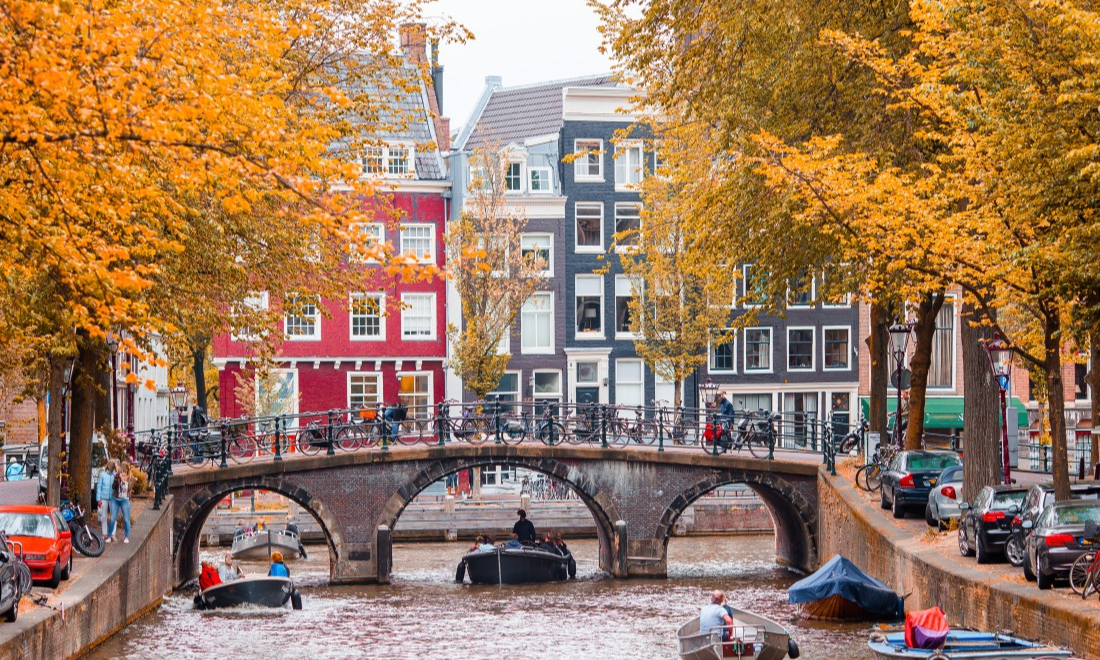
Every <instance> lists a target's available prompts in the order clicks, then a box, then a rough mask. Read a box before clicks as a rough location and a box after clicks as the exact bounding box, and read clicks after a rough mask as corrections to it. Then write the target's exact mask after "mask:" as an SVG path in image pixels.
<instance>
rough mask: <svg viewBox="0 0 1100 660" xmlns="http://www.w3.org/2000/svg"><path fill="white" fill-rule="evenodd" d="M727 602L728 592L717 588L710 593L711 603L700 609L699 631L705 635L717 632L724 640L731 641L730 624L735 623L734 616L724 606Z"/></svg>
mask: <svg viewBox="0 0 1100 660" xmlns="http://www.w3.org/2000/svg"><path fill="white" fill-rule="evenodd" d="M725 602H726V594H724V593H722V592H721V591H720V590H718V589H715V590H714V593H712V594H711V595H710V603H708V604H706V605H704V606H703V609H701V610H699V632H701V633H703V634H704V635H706V634H708V633H711V632H716V633H718V634H719V635H720V636H721V638H722V641H723V642H725V641H729V633H730V626H732V625H733V617H732V616H730V614H729V612H728V611H727V610H726V608H725V607H723V603H725Z"/></svg>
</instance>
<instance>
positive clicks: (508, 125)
mask: <svg viewBox="0 0 1100 660" xmlns="http://www.w3.org/2000/svg"><path fill="white" fill-rule="evenodd" d="M614 83H615V81H614V80H613V79H612V77H611V75H610V74H601V75H594V76H586V77H582V78H570V79H566V80H554V81H550V82H543V83H536V84H534V85H523V86H519V87H507V88H499V87H497V88H490V91H489V97H488V99H487V100H485V101H484V102H483V103H481V104H479V107H478V109H477V110H475V111H474V114H473V115H472V116H471V117H470V120H469V121H468V122H467V123H466V126H465V127H464V128H463V130H462V134H460V135H459V138H458V141H457V145H456V146H457V148H458V149H462V150H471V149H477V148H479V147H483V146H485V145H486V144H490V143H493V142H497V143H500V144H508V143H510V142H516V141H520V140H523V139H524V138H530V137H535V136H538V135H548V134H552V133H557V132H558V131H559V130H561V126H562V90H563V89H565V88H566V87H599V86H608V85H613V84H614Z"/></svg>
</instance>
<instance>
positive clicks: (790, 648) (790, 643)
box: [787, 637, 802, 659]
mask: <svg viewBox="0 0 1100 660" xmlns="http://www.w3.org/2000/svg"><path fill="white" fill-rule="evenodd" d="M801 654H802V651H800V650H798V642H796V641H794V638H793V637H788V638H787V657H789V658H792V659H793V658H797V657H798V656H799V655H801Z"/></svg>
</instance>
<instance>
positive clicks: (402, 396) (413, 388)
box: [397, 373, 435, 419]
mask: <svg viewBox="0 0 1100 660" xmlns="http://www.w3.org/2000/svg"><path fill="white" fill-rule="evenodd" d="M397 398H398V400H399V401H401V404H402V405H404V406H407V407H408V409H409V418H411V419H427V418H430V417H431V416H432V415H433V414H434V412H435V411H434V410H432V375H431V374H429V373H399V374H397Z"/></svg>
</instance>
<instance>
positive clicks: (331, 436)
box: [325, 410, 336, 456]
mask: <svg viewBox="0 0 1100 660" xmlns="http://www.w3.org/2000/svg"><path fill="white" fill-rule="evenodd" d="M335 426H336V412H335V411H332V410H330V411H328V427H327V428H326V429H325V436H326V437H325V443H326V444H327V445H328V451H327V452H325V453H326V454H328V455H329V456H335V455H336V431H335V430H334V427H335Z"/></svg>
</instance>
